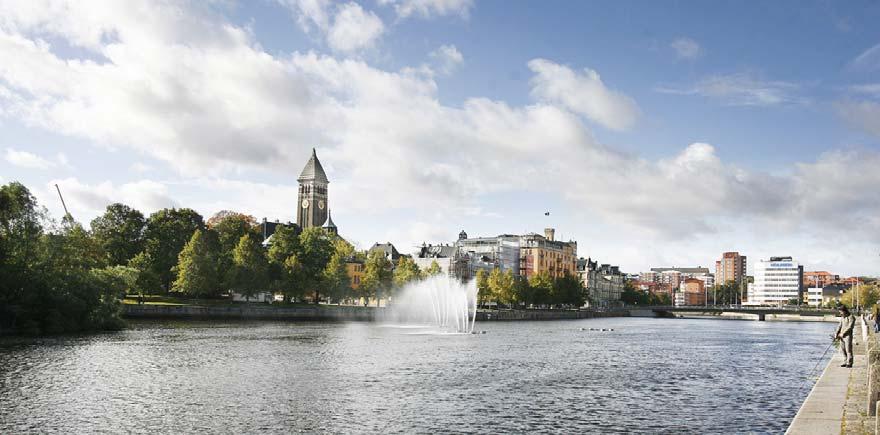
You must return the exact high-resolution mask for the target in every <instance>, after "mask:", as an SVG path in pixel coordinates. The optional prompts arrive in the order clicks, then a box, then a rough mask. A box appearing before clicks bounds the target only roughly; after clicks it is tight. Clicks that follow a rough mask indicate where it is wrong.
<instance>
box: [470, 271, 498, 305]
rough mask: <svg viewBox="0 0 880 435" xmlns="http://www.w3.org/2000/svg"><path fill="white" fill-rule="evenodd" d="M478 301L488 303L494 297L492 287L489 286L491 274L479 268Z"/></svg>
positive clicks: (477, 279)
mask: <svg viewBox="0 0 880 435" xmlns="http://www.w3.org/2000/svg"><path fill="white" fill-rule="evenodd" d="M474 279H475V280H476V281H477V301H478V303H479V304H480V305H486V303H487V302H488V301H490V300H493V299H494V296H493V295H492V288H491V287H489V274H487V273H486V271H485V270H483V269H477V276H476V277H475V278H474Z"/></svg>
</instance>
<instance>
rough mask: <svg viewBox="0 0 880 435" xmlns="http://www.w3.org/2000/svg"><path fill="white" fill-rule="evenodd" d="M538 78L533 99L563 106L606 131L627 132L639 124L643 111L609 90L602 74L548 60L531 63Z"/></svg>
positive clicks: (534, 86)
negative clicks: (637, 121) (638, 120)
mask: <svg viewBox="0 0 880 435" xmlns="http://www.w3.org/2000/svg"><path fill="white" fill-rule="evenodd" d="M529 68H530V69H531V70H532V71H533V72H534V73H535V74H536V75H535V76H534V77H533V78H532V81H531V83H532V95H533V96H534V97H536V98H538V99H539V100H541V101H547V102H551V103H557V104H561V105H563V106H564V107H566V108H568V109H570V110H572V111H574V112H576V113H579V114H581V115H584V116H586V117H587V118H589V119H590V120H592V121H595V122H597V123H599V124H601V125H603V126H605V127H608V128H611V129H615V130H624V129H626V128H628V127H630V126H631V125H632V124H634V123H635V121H636V118H638V116H639V108H638V106H637V105H636V103H635V101H633V99H632V98H630V97H628V96H626V95H624V94H622V93H620V92H617V91H613V90H611V89H608V88H607V87H606V86H605V84H604V83H603V82H602V79H601V78H600V77H599V73H598V72H596V71H594V70H591V69H589V68H585V69H584V71H583V73H578V72H576V71H573V70H572V69H571V68H569V67H567V66H564V65H559V64H556V63H553V62H551V61H548V60H545V59H533V60H531V61H529Z"/></svg>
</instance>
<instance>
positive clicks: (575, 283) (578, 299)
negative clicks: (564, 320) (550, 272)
mask: <svg viewBox="0 0 880 435" xmlns="http://www.w3.org/2000/svg"><path fill="white" fill-rule="evenodd" d="M584 292H585V290H584V285H583V283H581V280H580V279H578V277H576V276H573V275H569V274H565V275H564V276H562V277H561V278H557V279H556V280H555V281H554V282H553V289H552V291H551V295H550V300H551V301H552V303H554V304H559V305H566V306H572V307H580V306H583V305H584V300H585V299H584V298H585V294H584Z"/></svg>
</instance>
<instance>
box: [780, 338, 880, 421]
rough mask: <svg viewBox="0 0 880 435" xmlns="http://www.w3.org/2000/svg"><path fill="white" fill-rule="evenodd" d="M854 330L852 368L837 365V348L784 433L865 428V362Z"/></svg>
mask: <svg viewBox="0 0 880 435" xmlns="http://www.w3.org/2000/svg"><path fill="white" fill-rule="evenodd" d="M858 330H859V328H858V325H857V327H856V332H857V333H856V334H854V336H855V337H854V338H855V339H854V340H853V348H854V352H853V353H854V354H855V358H854V359H853V367H852V368H851V369H848V368H845V367H840V365H841V364H843V354H842V353H841V352H840V350H836V352H835V354H834V356H833V357H832V358H831V361H829V362H828V366H826V367H825V371H824V372H822V376H821V377H820V378H819V380H818V381H817V382H816V385H815V386H814V387H813V390H812V391H810V395H809V396H807V400H806V401H804V404H803V405H801V409H800V410H798V413H797V415H796V416H795V418H794V420H793V421H792V422H791V425H790V426H789V427H788V430H787V431H786V432H785V433H786V434H793V435H802V434H810V435H813V434H816V435H820V434H821V435H828V434H843V433H846V434H861V433H873V427H872V428H871V431H870V432H867V430H868V420H867V418H866V415H865V414H866V409H862V408H865V400H864V397H865V390H866V388H867V378H868V376H867V366H866V358H865V346H864V343H863V341H862V337H861V334H859V333H858Z"/></svg>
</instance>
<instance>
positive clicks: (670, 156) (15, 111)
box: [0, 0, 880, 275]
mask: <svg viewBox="0 0 880 435" xmlns="http://www.w3.org/2000/svg"><path fill="white" fill-rule="evenodd" d="M877 22H880V5H878V4H877V3H876V2H846V3H843V2H825V1H823V2H802V1H798V2H765V3H754V4H743V3H741V2H562V1H560V2H551V3H548V2H517V1H485V2H477V1H469V0H421V1H418V0H377V1H372V0H371V1H361V2H355V1H348V2H330V1H326V0H261V1H253V2H236V1H231V0H230V1H218V2H212V3H208V4H206V3H201V2H186V1H179V2H178V1H163V2H144V3H140V2H131V3H126V4H125V5H121V4H120V3H118V2H109V1H108V2H101V1H90V2H64V1H58V2H49V1H46V2H42V1H20V2H16V1H13V2H4V3H3V5H2V6H0V157H2V159H0V182H4V183H5V182H9V181H11V180H19V181H22V182H24V183H25V184H27V185H28V186H29V187H31V188H32V190H34V192H35V194H37V196H38V198H39V199H40V200H41V202H42V203H43V204H44V205H46V206H47V207H48V209H49V210H50V212H52V213H53V214H54V215H55V216H56V217H57V216H60V215H61V212H60V204H59V203H58V201H57V199H56V198H55V196H54V192H53V191H52V185H54V184H56V183H57V184H59V186H61V188H62V190H63V191H64V192H65V194H66V195H67V196H68V204H69V206H70V207H71V209H72V212H73V214H74V216H75V217H76V218H78V219H79V220H81V221H83V222H88V221H89V220H91V219H92V218H93V217H94V216H96V215H97V214H99V213H100V212H101V211H102V209H103V208H104V207H105V206H106V205H107V204H108V203H110V202H115V201H121V202H125V203H128V204H130V205H133V206H135V207H138V208H139V209H141V210H142V211H144V212H145V213H150V212H152V211H155V210H156V209H158V208H161V207H166V206H189V207H193V208H196V209H197V210H198V211H199V212H201V213H202V214H204V215H206V216H210V215H212V214H213V213H215V212H217V211H219V210H222V209H233V210H238V211H242V212H245V213H250V214H252V215H254V216H256V217H257V218H262V217H267V218H270V219H281V220H293V219H294V218H295V207H296V198H295V178H296V176H297V175H298V173H299V170H300V169H301V167H302V165H303V164H304V163H305V161H306V159H307V158H308V155H309V152H310V151H311V148H312V147H315V148H317V149H318V154H319V157H320V158H321V160H322V162H324V165H325V167H326V168H327V170H328V172H329V176H330V178H331V183H332V184H331V187H330V189H331V190H330V195H331V199H330V207H331V210H332V213H333V216H334V221H335V222H336V223H337V224H338V225H339V226H340V228H341V232H342V233H343V235H344V236H346V237H348V238H349V239H351V240H352V241H355V242H357V243H358V244H359V245H360V246H361V247H369V246H370V245H371V244H372V243H373V242H375V241H383V242H384V241H391V242H393V243H395V244H397V245H399V246H400V248H401V249H402V250H404V251H410V250H411V249H412V248H413V246H414V245H416V244H420V243H421V242H422V241H427V242H444V241H452V240H454V238H455V236H456V235H457V233H458V231H459V230H461V229H462V228H463V229H465V230H467V231H468V233H469V234H472V235H494V234H499V233H522V232H527V231H535V232H541V230H542V229H543V228H544V227H545V226H554V227H556V228H557V234H561V235H562V236H563V237H565V238H571V239H575V240H577V241H578V243H579V253H580V254H581V255H583V256H588V255H589V256H592V257H594V258H598V259H599V261H600V262H603V263H612V264H620V265H621V266H622V267H623V268H624V270H626V271H629V272H637V271H639V270H644V269H646V268H648V267H653V266H672V265H679V266H696V265H703V266H709V267H711V266H712V265H713V264H714V261H715V260H716V259H717V258H718V257H719V255H720V253H721V252H722V251H725V250H739V251H740V252H742V253H744V254H746V255H748V256H749V257H750V258H751V259H752V260H754V259H758V258H766V257H769V256H771V255H774V256H775V255H793V256H795V257H797V259H799V260H800V261H802V262H803V263H805V265H806V267H807V269H820V270H831V271H834V272H837V273H841V274H856V273H858V274H871V275H874V274H876V270H877V267H878V264H880V257H878V253H880V249H878V243H880V231H878V230H880V218H878V217H877V216H878V212H880V193H878V189H877V187H878V186H880V171H878V170H877V169H876V168H877V167H878V164H880V27H878V26H877V25H876V23H877ZM548 210H549V211H551V216H550V217H546V216H544V211H548Z"/></svg>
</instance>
